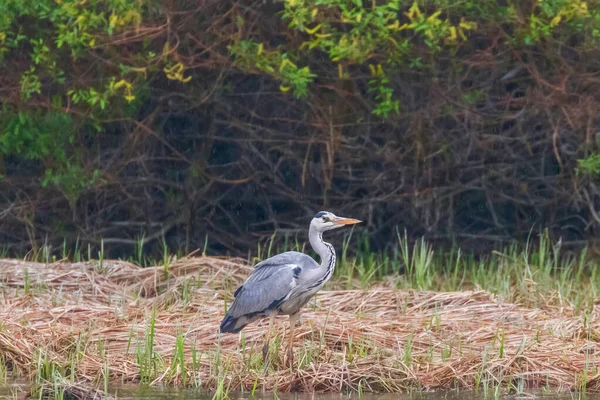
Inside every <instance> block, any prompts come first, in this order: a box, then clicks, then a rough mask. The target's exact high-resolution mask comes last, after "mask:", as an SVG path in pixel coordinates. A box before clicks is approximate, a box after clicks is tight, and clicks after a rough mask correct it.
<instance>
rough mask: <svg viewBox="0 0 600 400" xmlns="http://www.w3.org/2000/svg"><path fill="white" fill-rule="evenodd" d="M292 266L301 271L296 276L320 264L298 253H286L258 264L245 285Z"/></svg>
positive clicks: (297, 271)
mask: <svg viewBox="0 0 600 400" xmlns="http://www.w3.org/2000/svg"><path fill="white" fill-rule="evenodd" d="M291 265H293V266H294V267H293V268H299V270H298V269H297V270H296V275H299V274H300V273H301V271H302V270H304V269H309V268H319V264H317V262H316V261H315V260H314V259H313V258H312V257H310V256H307V255H306V254H304V253H299V252H297V251H286V252H285V253H281V254H277V255H276V256H273V257H270V258H267V259H266V260H264V261H261V262H259V263H258V264H256V266H255V267H254V270H253V271H252V273H251V274H250V276H248V279H246V282H245V283H244V285H245V284H246V283H249V282H258V281H261V280H263V279H267V278H268V277H269V276H271V275H272V274H273V273H274V272H275V271H277V270H279V269H280V268H284V267H285V266H291Z"/></svg>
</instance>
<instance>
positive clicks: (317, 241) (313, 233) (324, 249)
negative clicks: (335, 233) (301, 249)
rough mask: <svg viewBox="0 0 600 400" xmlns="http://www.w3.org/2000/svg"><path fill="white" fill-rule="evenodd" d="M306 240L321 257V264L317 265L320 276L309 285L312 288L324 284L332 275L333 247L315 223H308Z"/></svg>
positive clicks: (333, 266)
mask: <svg viewBox="0 0 600 400" xmlns="http://www.w3.org/2000/svg"><path fill="white" fill-rule="evenodd" d="M308 240H309V241H310V245H311V246H312V248H313V250H314V251H315V252H316V253H317V254H318V255H319V257H321V265H320V267H319V272H320V275H321V276H320V277H319V279H317V280H316V281H315V282H314V283H313V284H312V285H310V288H311V289H312V288H315V287H318V286H322V285H324V284H325V282H327V281H328V280H329V278H331V275H333V271H334V269H335V249H334V248H333V245H332V244H331V243H327V242H325V241H324V240H323V232H322V231H320V230H319V229H318V228H317V226H316V225H315V224H310V228H309V230H308Z"/></svg>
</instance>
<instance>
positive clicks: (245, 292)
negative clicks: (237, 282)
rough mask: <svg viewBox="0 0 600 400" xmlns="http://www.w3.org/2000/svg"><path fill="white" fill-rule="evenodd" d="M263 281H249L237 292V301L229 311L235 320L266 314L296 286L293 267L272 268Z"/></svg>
mask: <svg viewBox="0 0 600 400" xmlns="http://www.w3.org/2000/svg"><path fill="white" fill-rule="evenodd" d="M269 272H270V273H269V274H268V275H267V276H264V277H263V279H261V280H253V281H250V280H247V281H246V282H244V284H243V285H242V286H240V287H239V288H238V289H237V290H236V291H235V300H234V301H233V304H231V307H230V308H229V310H228V311H227V314H229V315H230V316H231V317H233V318H238V317H241V316H244V315H245V316H249V315H250V316H251V315H254V314H257V313H262V312H265V311H267V310H269V309H274V308H277V306H278V305H279V304H280V303H281V302H282V301H283V300H285V298H286V297H287V296H288V295H289V294H290V292H291V290H292V289H293V288H294V287H295V286H296V278H295V277H294V266H293V265H281V266H279V268H271V269H270V271H269Z"/></svg>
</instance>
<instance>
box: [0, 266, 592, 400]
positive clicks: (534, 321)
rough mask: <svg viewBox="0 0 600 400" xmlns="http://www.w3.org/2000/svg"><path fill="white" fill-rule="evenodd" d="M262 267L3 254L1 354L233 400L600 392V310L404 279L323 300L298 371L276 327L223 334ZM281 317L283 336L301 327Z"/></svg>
mask: <svg viewBox="0 0 600 400" xmlns="http://www.w3.org/2000/svg"><path fill="white" fill-rule="evenodd" d="M249 270H250V267H249V266H248V265H247V264H246V263H245V262H244V261H242V260H237V259H218V258H208V257H198V258H185V259H181V260H178V261H176V262H173V263H172V264H171V265H170V266H169V268H168V272H167V270H166V269H165V267H163V266H158V267H151V268H139V267H137V266H135V265H134V264H131V263H128V262H120V261H104V262H102V265H100V264H99V263H98V262H82V263H74V264H72V263H66V262H57V263H53V264H43V263H32V262H24V261H18V260H0V287H1V288H3V292H2V296H1V298H0V322H1V327H0V358H1V359H3V360H4V361H5V363H6V364H7V365H8V366H9V368H11V369H12V370H13V373H17V374H19V373H21V374H28V375H29V376H30V378H31V379H34V378H35V376H36V374H39V373H40V365H41V364H44V365H46V366H48V365H51V366H52V368H54V369H53V371H55V373H56V374H61V376H64V377H67V378H69V377H71V379H73V380H76V381H82V380H83V381H90V382H92V383H94V384H95V385H97V386H101V385H102V382H103V381H104V382H105V383H106V382H121V381H134V382H135V381H140V380H145V381H146V382H149V383H152V382H161V381H162V382H167V383H172V384H183V383H184V382H185V383H186V384H187V385H193V386H202V387H205V388H209V389H211V390H217V392H218V393H221V394H223V393H226V392H227V390H239V389H241V388H243V389H246V390H252V389H253V388H255V389H256V390H263V389H264V390H273V389H275V390H279V391H291V390H299V391H333V392H339V391H343V390H356V391H369V390H373V391H389V392H398V391H405V390H408V389H414V388H416V389H422V390H435V389H452V388H455V387H460V388H479V389H480V390H490V389H491V388H497V387H504V388H508V389H512V390H513V391H519V390H521V389H525V388H532V387H548V388H552V389H553V390H582V389H585V390H588V391H600V373H599V370H600V368H599V367H600V358H599V352H600V343H599V341H600V315H599V313H598V310H597V309H595V310H594V312H591V313H584V314H583V315H577V314H576V313H575V312H574V311H573V308H572V307H570V306H569V305H568V303H566V302H564V301H561V299H553V300H552V301H548V302H547V303H546V304H545V305H543V306H542V307H541V308H528V307H525V306H521V305H519V304H512V303H507V302H503V301H502V300H501V299H499V298H497V297H495V296H493V295H492V294H490V293H487V292H484V291H472V292H449V293H439V292H420V291H398V290H395V289H393V288H391V287H392V286H393V285H392V284H390V283H388V284H384V283H381V284H380V286H376V287H372V288H371V289H369V290H366V291H363V290H339V291H338V290H336V291H322V292H320V293H319V294H318V296H317V300H316V302H311V303H310V305H309V306H307V308H306V310H305V311H304V314H303V320H302V325H301V327H299V328H298V329H297V330H296V345H295V354H296V362H297V363H298V366H297V367H295V368H294V369H290V368H286V367H284V364H283V351H281V352H279V353H280V354H281V356H274V358H273V360H272V362H271V363H269V365H267V366H265V365H263V363H262V360H261V351H260V348H261V345H262V342H261V341H262V335H263V334H264V332H265V327H266V321H265V322H261V323H258V324H254V325H251V326H249V327H248V328H247V329H245V330H244V331H243V336H240V335H225V336H223V337H221V338H219V335H218V326H219V322H220V320H221V318H222V316H223V313H224V307H225V302H226V301H230V298H231V293H232V291H233V289H234V288H235V287H236V286H237V285H238V284H239V283H241V282H242V281H243V279H244V278H245V276H246V275H247V273H248V271H249ZM561 304H562V305H561ZM153 310H156V313H155V314H154V312H153ZM153 315H155V321H154V323H153V322H152V320H153ZM284 321H285V324H284V323H283V322H284ZM278 322H279V323H278V324H277V329H278V332H279V339H281V337H282V336H283V335H284V329H283V327H284V325H285V326H286V327H287V319H286V318H284V317H282V318H281V320H280V321H278ZM278 342H279V340H278V339H276V340H275V343H274V345H273V349H274V350H276V348H277V345H278ZM149 347H152V349H149ZM181 358H183V359H184V362H183V363H182V362H181ZM41 360H43V361H41ZM45 379H46V378H45Z"/></svg>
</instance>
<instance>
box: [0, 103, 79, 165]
mask: <svg viewBox="0 0 600 400" xmlns="http://www.w3.org/2000/svg"><path fill="white" fill-rule="evenodd" d="M72 126H73V122H72V120H71V116H70V115H68V114H64V113H57V112H50V113H44V112H42V111H41V110H38V111H36V112H33V113H25V112H17V113H14V112H7V111H5V112H3V113H1V114H0V153H2V154H4V155H9V156H19V155H20V156H23V157H24V158H26V159H30V160H41V159H44V158H49V157H51V158H53V159H54V160H56V162H58V163H61V164H64V163H66V162H67V161H68V157H67V151H66V148H65V143H73V130H72Z"/></svg>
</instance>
